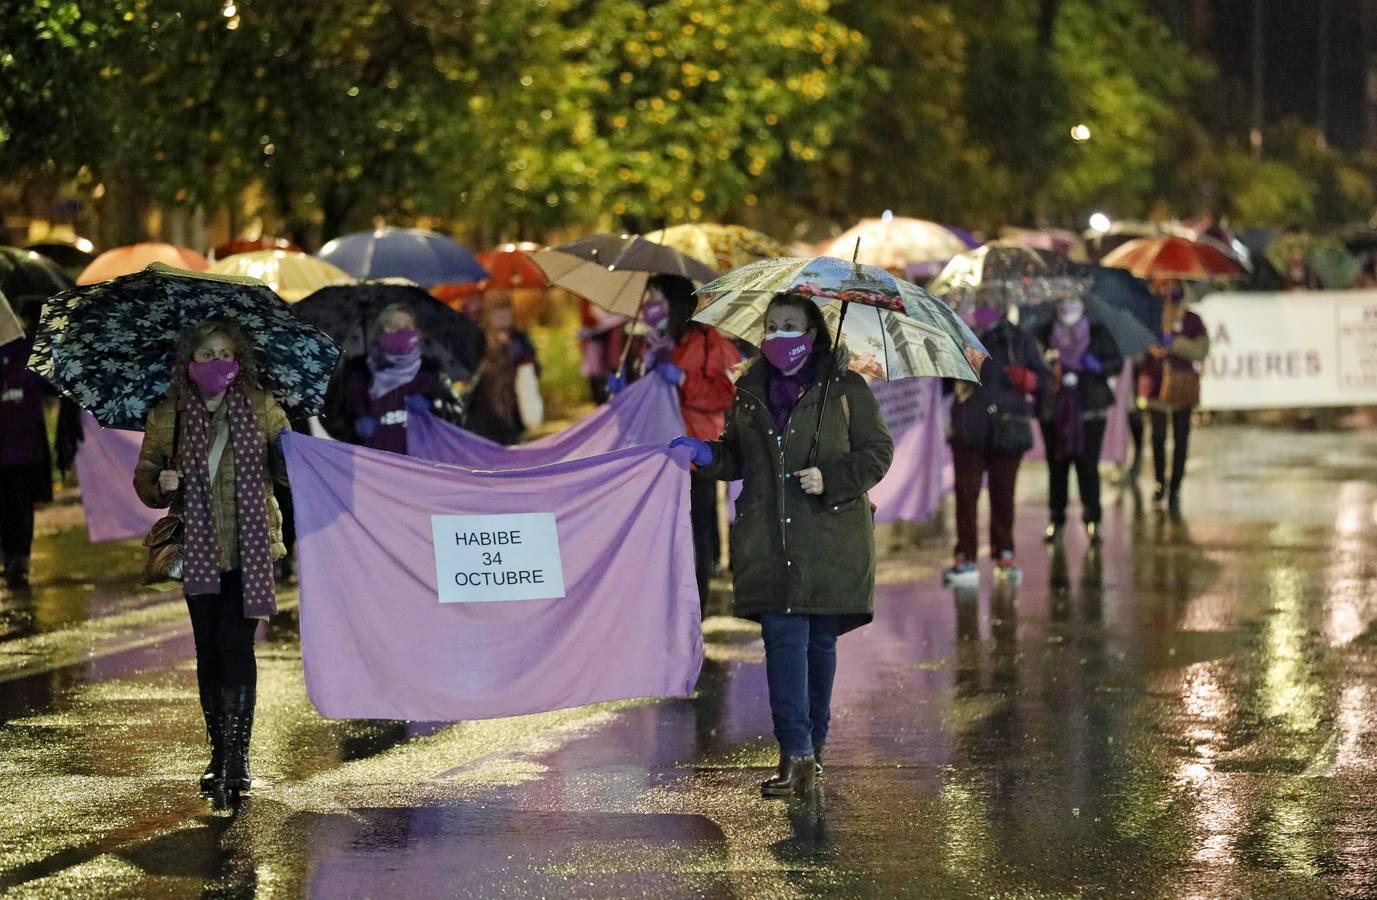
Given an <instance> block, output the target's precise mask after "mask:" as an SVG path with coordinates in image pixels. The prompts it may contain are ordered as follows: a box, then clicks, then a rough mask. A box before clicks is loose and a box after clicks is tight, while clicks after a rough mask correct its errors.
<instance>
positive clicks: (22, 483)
mask: <svg viewBox="0 0 1377 900" xmlns="http://www.w3.org/2000/svg"><path fill="white" fill-rule="evenodd" d="M32 478H33V467H32V466H0V553H4V555H5V560H6V565H9V564H10V561H11V560H15V559H27V558H28V557H29V555H30V553H31V552H32V551H33V507H34V503H35V502H36V501H37V496H36V491H35V490H34V485H33V484H32V483H31V482H32Z"/></svg>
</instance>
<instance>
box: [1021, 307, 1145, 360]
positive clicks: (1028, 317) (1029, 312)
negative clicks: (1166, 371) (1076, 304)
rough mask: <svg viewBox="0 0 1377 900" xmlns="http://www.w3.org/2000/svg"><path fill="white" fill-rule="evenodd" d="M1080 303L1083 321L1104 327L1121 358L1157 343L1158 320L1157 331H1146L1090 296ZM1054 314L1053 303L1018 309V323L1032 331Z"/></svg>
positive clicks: (1125, 314)
mask: <svg viewBox="0 0 1377 900" xmlns="http://www.w3.org/2000/svg"><path fill="white" fill-rule="evenodd" d="M1081 300H1082V302H1083V303H1084V304H1085V315H1086V318H1088V319H1089V320H1090V321H1092V322H1099V323H1100V324H1102V325H1104V326H1105V328H1106V329H1107V330H1108V331H1109V335H1110V337H1111V338H1113V340H1114V343H1115V345H1116V346H1117V347H1118V348H1119V352H1120V353H1122V354H1123V355H1124V358H1126V359H1127V358H1128V357H1131V356H1137V355H1139V354H1140V353H1146V352H1147V350H1148V348H1149V347H1152V346H1154V345H1156V344H1158V343H1160V341H1159V340H1158V338H1157V333H1158V331H1159V330H1160V328H1161V324H1160V321H1161V320H1160V319H1159V320H1158V326H1157V328H1155V329H1148V328H1147V327H1145V326H1144V325H1143V323H1142V322H1139V321H1138V320H1137V319H1136V318H1134V316H1133V314H1132V313H1130V312H1129V311H1128V310H1125V309H1119V308H1117V307H1114V306H1110V305H1109V304H1108V303H1105V302H1104V301H1103V300H1100V299H1098V298H1096V297H1094V296H1091V295H1086V296H1085V297H1082V298H1081ZM1056 314H1057V305H1056V304H1055V303H1040V304H1038V305H1036V306H1025V307H1023V308H1022V309H1021V310H1019V314H1018V324H1019V326H1020V327H1023V328H1026V329H1028V330H1030V331H1036V330H1037V329H1039V328H1042V327H1044V326H1045V325H1046V324H1047V323H1048V322H1050V321H1051V320H1052V319H1053V318H1054V317H1055V316H1056ZM1110 374H1114V373H1110Z"/></svg>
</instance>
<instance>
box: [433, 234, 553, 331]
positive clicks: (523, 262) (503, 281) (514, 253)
mask: <svg viewBox="0 0 1377 900" xmlns="http://www.w3.org/2000/svg"><path fill="white" fill-rule="evenodd" d="M540 247H541V245H540V244H533V243H531V242H530V241H522V242H521V243H519V244H502V245H501V246H498V247H493V248H491V249H489V250H484V251H483V252H482V253H479V254H478V255H477V259H478V262H479V263H481V264H482V266H483V268H485V269H487V270H488V273H489V277H488V278H486V279H484V280H483V281H478V282H470V283H468V284H439V285H436V286H435V287H433V288H431V290H430V292H431V293H432V294H433V295H435V297H436V298H437V299H439V300H442V301H444V302H445V303H447V304H448V305H449V306H450V307H452V308H454V309H457V310H459V311H460V312H463V313H465V314H467V315H474V316H476V315H477V311H478V309H479V306H480V304H479V301H478V295H479V294H481V293H483V292H484V291H490V290H498V291H507V290H522V289H525V290H537V291H542V292H543V291H544V290H545V289H546V288H547V287H548V285H547V284H546V283H545V273H544V272H542V271H541V269H540V266H537V265H536V264H535V263H534V262H532V261H531V256H530V254H532V253H534V252H535V251H537V250H539V249H540Z"/></svg>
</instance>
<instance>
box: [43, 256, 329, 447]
mask: <svg viewBox="0 0 1377 900" xmlns="http://www.w3.org/2000/svg"><path fill="white" fill-rule="evenodd" d="M206 319H227V320H229V321H232V322H234V323H236V324H238V325H239V326H240V327H241V328H243V329H244V331H245V333H247V334H248V335H249V337H251V338H252V339H253V342H254V351H255V352H256V353H257V356H258V362H259V375H260V377H261V378H262V382H263V385H262V386H263V388H264V389H265V390H268V391H271V392H272V393H273V394H274V395H275V396H276V397H277V398H278V400H279V401H281V403H282V405H283V407H284V408H285V409H286V411H287V415H288V416H290V417H292V418H299V417H304V416H310V415H315V414H316V413H317V412H319V411H320V408H321V405H322V404H323V402H324V400H325V389H326V386H327V385H328V384H329V381H330V374H331V372H332V371H333V370H334V368H335V362H336V360H337V359H338V358H339V347H337V346H335V342H334V341H332V340H330V338H329V337H328V336H326V335H325V334H323V333H322V332H321V331H319V330H318V329H316V328H315V327H314V326H311V325H309V324H307V323H306V322H304V321H302V320H301V319H299V318H297V317H296V316H295V315H293V314H292V310H291V307H289V306H288V305H287V304H286V303H284V302H283V301H282V298H281V297H278V296H277V295H276V294H274V293H273V292H272V291H271V290H269V289H268V287H267V285H265V284H263V283H262V282H260V281H255V280H253V279H251V278H238V277H234V276H230V275H208V274H204V273H197V272H188V271H186V270H183V269H174V268H172V267H170V266H163V265H159V264H156V263H155V264H154V265H151V266H149V267H148V268H147V269H144V270H143V271H141V272H136V273H134V274H133V275H124V276H121V277H119V278H116V279H114V280H113V281H106V282H101V283H99V284H92V285H86V286H83V287H77V288H73V289H71V290H69V291H65V292H63V293H61V294H58V295H57V296H56V297H53V298H52V299H50V300H49V301H48V302H47V303H46V304H44V306H43V321H42V324H41V325H40V326H39V329H38V335H37V337H36V339H35V341H34V348H33V353H32V355H31V356H30V357H29V368H30V369H32V370H33V371H35V372H37V373H38V374H39V375H42V376H43V377H44V378H46V379H48V381H50V382H51V383H52V384H53V385H54V386H55V387H56V388H57V389H58V390H60V391H61V392H62V393H63V394H65V395H67V396H68V397H70V398H71V399H72V400H73V401H75V402H76V403H77V404H78V405H79V406H81V407H82V408H83V409H85V410H87V411H89V412H90V413H91V414H92V415H94V416H95V417H96V419H97V420H98V421H99V422H100V423H101V424H102V425H104V426H105V427H107V428H127V429H132V430H135V431H139V430H142V429H143V426H144V420H145V419H146V418H147V417H148V412H149V410H151V409H152V408H153V407H154V406H156V405H157V404H158V403H159V402H160V401H161V400H162V399H163V398H164V397H166V396H167V391H168V388H169V387H170V386H171V384H172V363H173V355H172V354H173V350H172V345H173V341H174V340H175V339H176V337H177V335H178V334H180V333H181V332H182V331H183V330H184V329H186V328H189V327H191V326H193V325H196V324H198V323H200V322H203V321H205V320H206Z"/></svg>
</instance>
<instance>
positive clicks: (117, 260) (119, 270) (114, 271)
mask: <svg viewBox="0 0 1377 900" xmlns="http://www.w3.org/2000/svg"><path fill="white" fill-rule="evenodd" d="M155 262H156V263H162V264H163V265H166V266H172V267H173V268H177V269H189V270H190V271H192V272H204V271H205V270H206V269H208V268H210V261H209V260H207V259H206V258H205V257H204V256H202V255H201V254H199V253H197V252H196V251H195V250H188V249H186V248H185V247H174V246H173V245H172V244H159V243H146V244H130V245H129V246H127V247H116V248H115V249H113V250H106V251H105V252H104V253H102V254H101V255H100V256H97V257H96V258H95V259H94V260H92V261H91V264H90V265H89V266H87V267H86V268H85V269H83V270H82V271H81V274H80V275H78V276H77V284H96V283H97V282H101V281H109V280H111V279H112V278H119V277H120V276H121V275H132V274H134V273H135V272H137V271H139V270H140V269H142V268H143V267H144V266H146V265H148V264H149V263H155Z"/></svg>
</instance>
